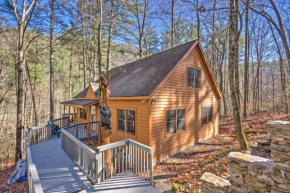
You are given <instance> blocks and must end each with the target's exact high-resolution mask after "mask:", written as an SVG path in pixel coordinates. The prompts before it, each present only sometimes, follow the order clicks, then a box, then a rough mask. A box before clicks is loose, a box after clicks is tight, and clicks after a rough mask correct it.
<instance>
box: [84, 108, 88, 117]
mask: <svg viewBox="0 0 290 193" xmlns="http://www.w3.org/2000/svg"><path fill="white" fill-rule="evenodd" d="M84 119H87V109H84Z"/></svg>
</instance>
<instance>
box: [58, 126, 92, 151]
mask: <svg viewBox="0 0 290 193" xmlns="http://www.w3.org/2000/svg"><path fill="white" fill-rule="evenodd" d="M61 132H62V134H65V135H66V136H67V137H68V138H70V139H71V140H72V141H74V142H75V143H76V144H77V145H79V146H81V147H82V148H84V149H85V150H86V151H87V152H88V153H90V154H91V155H97V152H95V151H94V150H93V149H92V148H90V147H89V146H87V145H85V144H84V143H83V142H81V141H80V140H78V139H77V138H76V137H75V136H73V135H72V134H71V133H69V132H67V131H66V130H64V129H62V130H61Z"/></svg>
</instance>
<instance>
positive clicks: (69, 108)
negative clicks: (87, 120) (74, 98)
mask: <svg viewBox="0 0 290 193" xmlns="http://www.w3.org/2000/svg"><path fill="white" fill-rule="evenodd" d="M69 125H70V106H68V126H69Z"/></svg>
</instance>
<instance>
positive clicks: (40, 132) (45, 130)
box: [27, 124, 52, 146]
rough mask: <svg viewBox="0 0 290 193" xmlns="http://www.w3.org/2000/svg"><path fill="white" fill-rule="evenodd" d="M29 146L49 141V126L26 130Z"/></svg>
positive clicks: (50, 130)
mask: <svg viewBox="0 0 290 193" xmlns="http://www.w3.org/2000/svg"><path fill="white" fill-rule="evenodd" d="M27 131H28V138H29V144H30V146H32V145H36V144H38V143H42V142H44V141H47V140H49V139H51V132H52V128H51V126H50V125H48V124H47V125H41V126H38V127H31V128H28V129H27Z"/></svg>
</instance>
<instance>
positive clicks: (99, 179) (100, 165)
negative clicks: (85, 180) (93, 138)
mask: <svg viewBox="0 0 290 193" xmlns="http://www.w3.org/2000/svg"><path fill="white" fill-rule="evenodd" d="M97 176H98V177H97V183H98V184H99V183H101V182H102V181H103V152H102V151H100V152H99V155H98V163H97Z"/></svg>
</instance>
